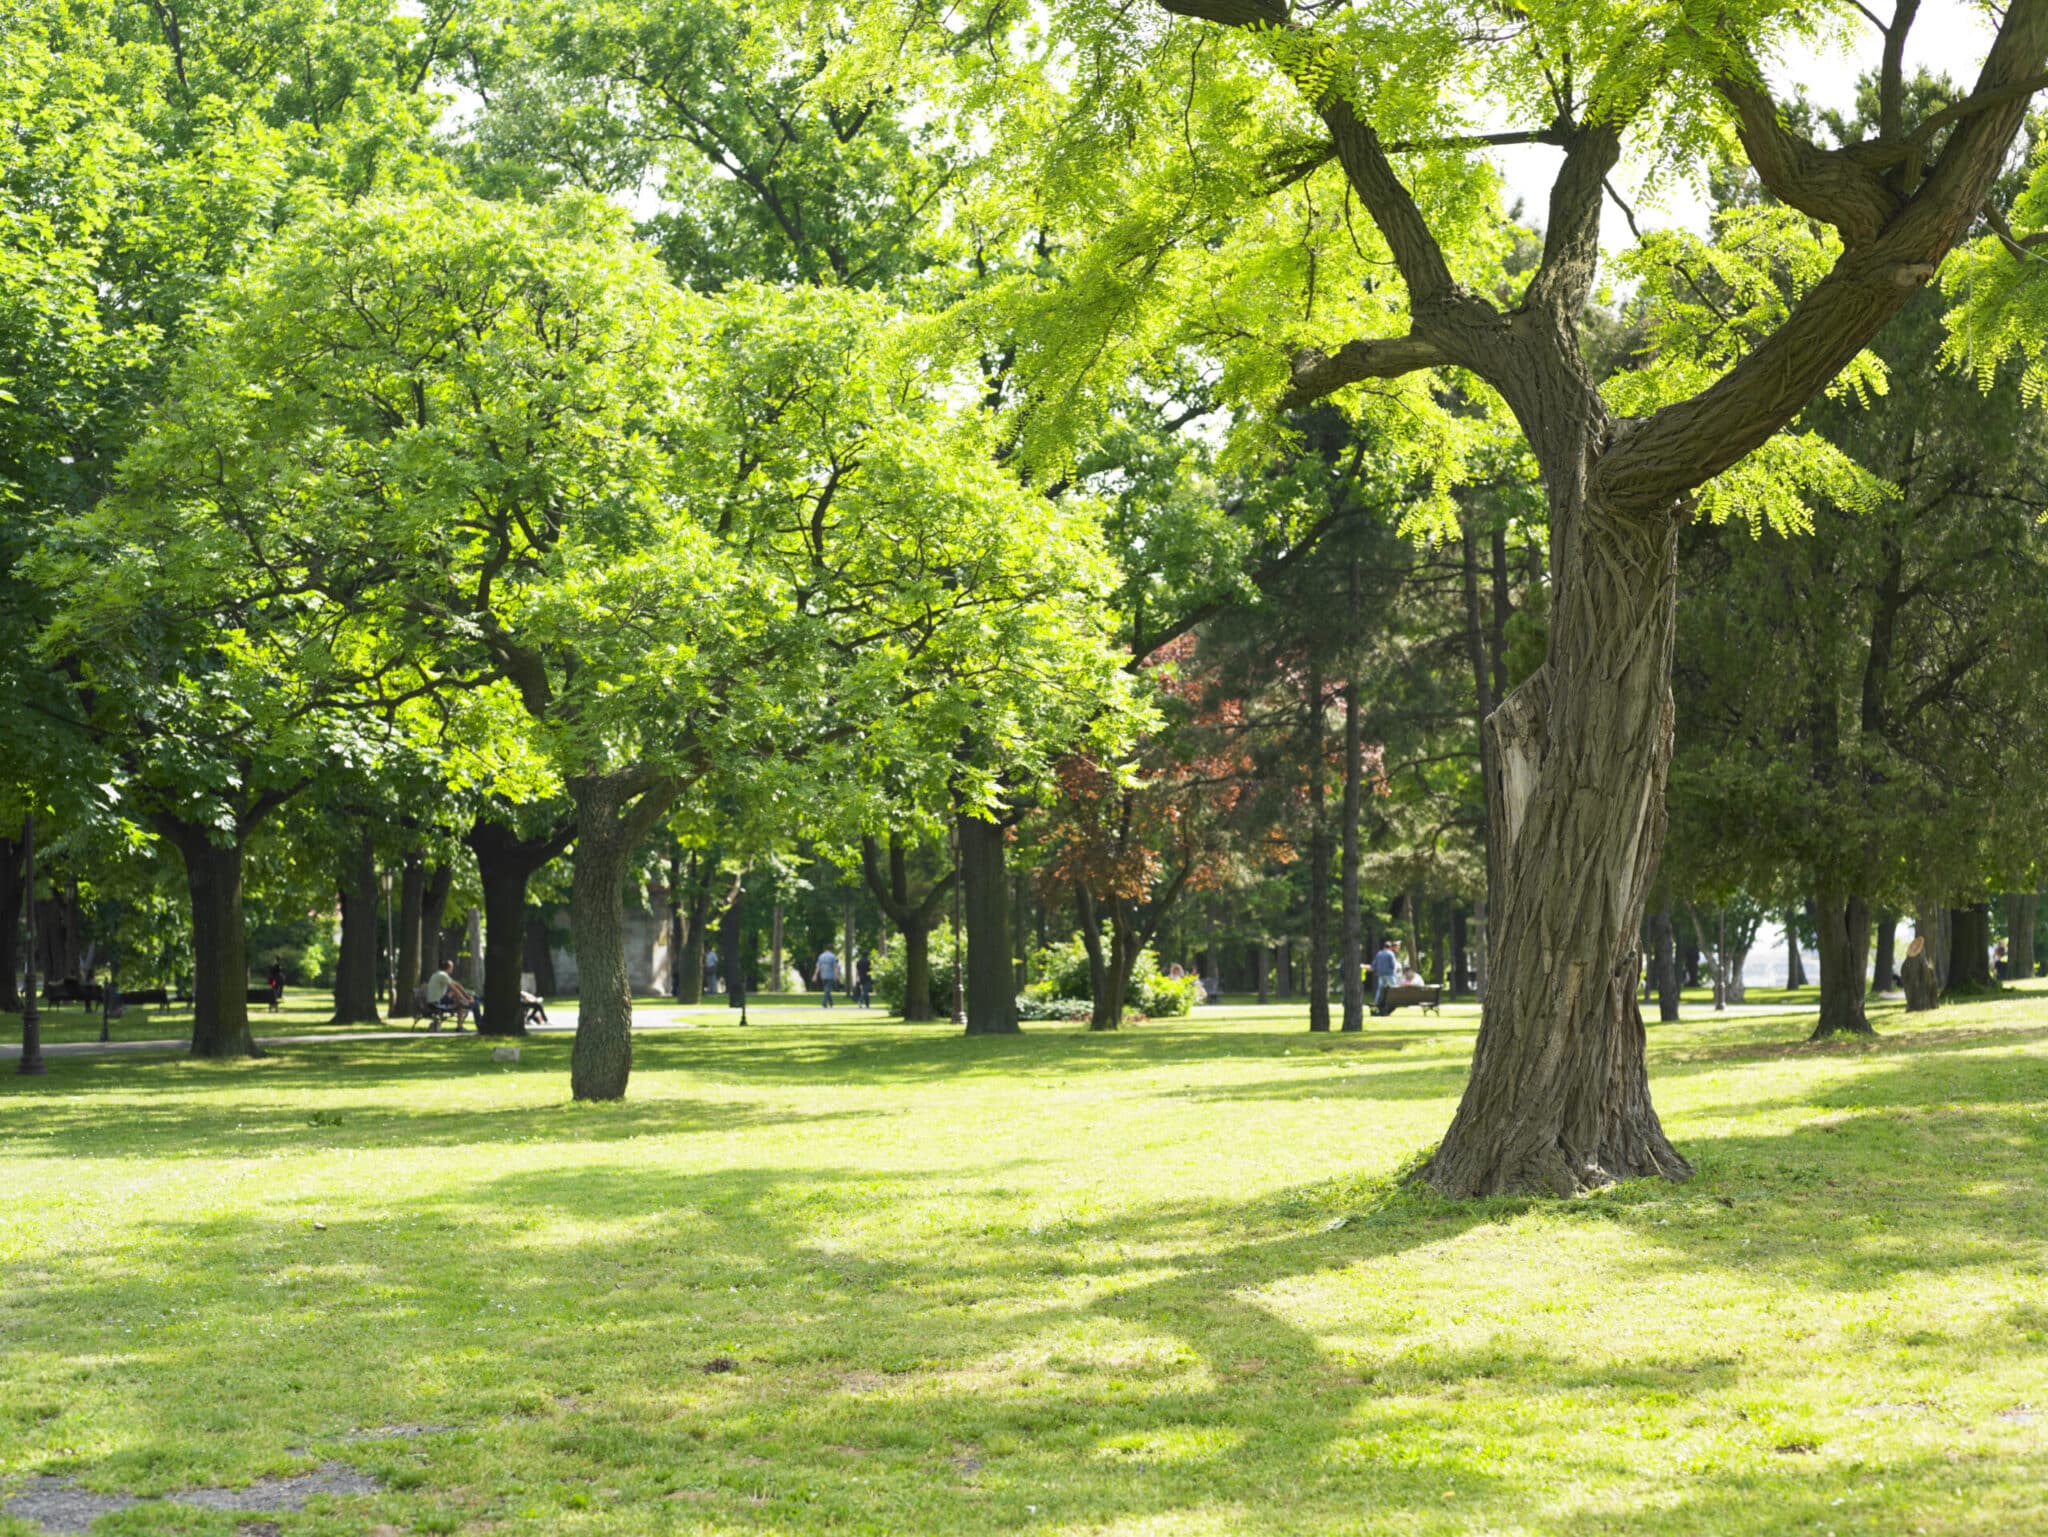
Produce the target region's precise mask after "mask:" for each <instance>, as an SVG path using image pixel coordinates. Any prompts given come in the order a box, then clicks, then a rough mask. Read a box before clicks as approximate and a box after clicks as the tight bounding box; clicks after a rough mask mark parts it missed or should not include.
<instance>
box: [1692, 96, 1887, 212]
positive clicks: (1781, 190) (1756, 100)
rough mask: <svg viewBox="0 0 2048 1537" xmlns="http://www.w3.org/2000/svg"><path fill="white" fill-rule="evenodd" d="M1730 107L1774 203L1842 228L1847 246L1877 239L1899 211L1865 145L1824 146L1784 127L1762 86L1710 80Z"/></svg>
mask: <svg viewBox="0 0 2048 1537" xmlns="http://www.w3.org/2000/svg"><path fill="white" fill-rule="evenodd" d="M1714 85H1715V88H1716V89H1717V90H1718V91H1720V93H1721V95H1722V97H1723V99H1725V100H1726V101H1727V103H1728V105H1729V106H1731V107H1732V108H1734V109H1735V131H1736V133H1737V135H1738V136H1739V137H1740V138H1741V140H1742V149H1743V153H1744V154H1746V155H1747V156H1748V157H1749V163H1750V164H1751V165H1752V166H1754V167H1755V168H1756V174H1757V176H1758V178H1759V179H1760V180H1761V181H1762V182H1763V184H1764V186H1765V187H1767V188H1769V189H1770V192H1771V195H1772V196H1773V197H1775V198H1777V199H1778V201H1779V202H1781V203H1784V204H1786V205H1788V206H1789V207H1792V208H1796V209H1798V210H1799V211H1800V212H1801V213H1804V214H1811V215H1812V216H1813V217H1814V218H1816V219H1818V220H1820V221H1821V222H1822V223H1823V224H1831V225H1833V226H1834V227H1835V228H1836V229H1838V230H1840V231H1841V232H1842V239H1843V240H1844V241H1846V242H1848V243H1849V244H1850V245H1856V244H1859V243H1861V242H1863V241H1867V240H1871V239H1874V238H1876V235H1877V233H1878V231H1879V230H1881V229H1883V228H1884V227H1885V225H1886V224H1887V223H1888V222H1890V220H1891V219H1892V217H1893V215H1895V214H1896V213H1897V212H1898V210H1899V197H1898V194H1897V193H1895V192H1894V191H1893V190H1892V189H1891V188H1890V187H1889V186H1887V185H1886V184H1885V181H1884V178H1883V176H1882V175H1881V174H1880V173H1879V170H1878V168H1877V166H1875V165H1874V164H1871V163H1870V160H1871V157H1870V156H1869V154H1868V153H1862V154H1859V153H1857V152H1856V151H1857V150H1865V151H1867V149H1868V146H1860V145H1859V146H1856V147H1855V150H1824V149H1822V148H1821V147H1820V146H1819V145H1817V144H1815V143H1813V142H1812V141H1811V140H1809V139H1807V138H1805V137H1803V136H1802V135H1800V134H1796V133H1794V132H1793V131H1792V130H1791V129H1790V128H1788V127H1786V126H1785V120H1784V117H1783V115H1782V114H1781V113H1780V112H1779V110H1778V104H1777V103H1776V102H1775V101H1773V100H1771V97H1770V94H1769V93H1768V92H1766V91H1765V90H1764V89H1763V88H1762V87H1761V86H1758V85H1756V84H1754V83H1753V82H1751V81H1749V80H1745V79H1743V78H1741V77H1740V76H1737V75H1733V74H1724V75H1722V76H1721V77H1720V79H1718V80H1716V81H1715V82H1714Z"/></svg>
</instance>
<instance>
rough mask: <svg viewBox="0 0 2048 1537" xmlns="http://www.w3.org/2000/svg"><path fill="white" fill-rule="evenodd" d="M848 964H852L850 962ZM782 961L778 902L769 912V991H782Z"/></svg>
mask: <svg viewBox="0 0 2048 1537" xmlns="http://www.w3.org/2000/svg"><path fill="white" fill-rule="evenodd" d="M848 964H851V963H850V962H849V963H848ZM785 969H786V968H785V967H784V964H783V960H782V904H781V903H780V902H777V903H776V904H775V905H774V906H773V907H772V908H770V909H769V911H768V991H769V992H771V993H779V992H781V991H782V985H783V984H782V979H783V974H784V971H785Z"/></svg>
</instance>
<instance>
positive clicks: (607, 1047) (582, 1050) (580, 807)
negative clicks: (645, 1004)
mask: <svg viewBox="0 0 2048 1537" xmlns="http://www.w3.org/2000/svg"><path fill="white" fill-rule="evenodd" d="M678 788H679V787H678V786H676V785H675V784H673V783H672V782H669V781H660V780H657V781H654V782H653V783H651V784H648V783H647V782H646V781H644V780H641V779H639V778H638V777H637V776H634V777H629V776H628V775H625V774H593V775H587V776H580V777H578V778H575V779H571V780H570V781H569V794H570V796H571V798H572V799H574V801H575V803H576V860H575V867H574V873H573V874H572V876H571V877H570V884H569V925H570V928H571V929H572V930H573V932H574V933H575V936H576V969H577V975H578V978H579V981H578V984H577V1005H576V1041H575V1044H574V1046H572V1047H571V1048H570V1052H569V1092H570V1094H571V1095H572V1096H573V1097H575V1098H577V1099H623V1098H625V1094H626V1080H627V1078H628V1077H629V1076H630V1075H631V1073H632V1071H633V993H632V988H631V985H630V983H629V981H628V979H627V975H626V897H625V888H626V868H627V865H628V863H629V862H630V861H631V859H632V857H633V853H634V851H635V850H636V849H637V848H638V847H639V845H640V843H641V840H643V839H644V838H645V837H646V836H647V835H648V834H649V833H650V832H652V831H653V829H654V824H655V822H656V821H658V820H659V819H660V817H661V814H662V813H663V812H664V811H666V810H667V809H668V807H669V804H670V803H671V802H672V801H673V800H674V798H675V794H676V791H677V789H678ZM739 973H740V967H739V966H738V965H737V964H735V965H734V967H733V975H734V978H735V980H736V981H737V980H738V978H739Z"/></svg>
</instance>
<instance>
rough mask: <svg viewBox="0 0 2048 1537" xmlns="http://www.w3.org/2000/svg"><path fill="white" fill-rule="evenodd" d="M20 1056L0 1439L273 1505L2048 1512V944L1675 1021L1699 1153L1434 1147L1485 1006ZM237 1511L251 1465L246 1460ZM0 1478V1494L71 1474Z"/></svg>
mask: <svg viewBox="0 0 2048 1537" xmlns="http://www.w3.org/2000/svg"><path fill="white" fill-rule="evenodd" d="M693 1018H694V1019H695V1021H696V1022H697V1023H698V1024H699V1028H697V1029H695V1030H689V1031H670V1032H661V1033H649V1034H647V1035H646V1036H644V1037H643V1038H642V1039H641V1041H640V1043H639V1045H638V1047H637V1055H636V1067H635V1071H634V1076H633V1083H632V1091H631V1097H630V1099H629V1100H628V1101H627V1102H626V1103H624V1104H622V1105H617V1106H610V1107H581V1106H575V1105H572V1104H570V1103H568V1101H567V1079H566V1070H567V1058H568V1050H569V1042H568V1039H567V1038H566V1037H564V1036H554V1037H544V1038H539V1039H535V1040H531V1041H528V1042H527V1043H525V1045H524V1047H523V1055H522V1060H521V1061H520V1062H519V1063H518V1064H516V1065H504V1064H494V1063H492V1062H491V1061H490V1060H489V1049H488V1045H487V1044H482V1043H478V1042H476V1041H474V1040H473V1039H463V1040H452V1039H448V1038H428V1037H424V1036H422V1037H419V1038H417V1039H411V1040H403V1041H389V1042H331V1043H322V1044H319V1045H313V1046H303V1047H293V1048H286V1049H282V1050H279V1051H277V1052H276V1053H275V1054H274V1055H273V1056H271V1057H270V1058H269V1059H267V1060H265V1061H262V1062H258V1063H251V1064H241V1065H233V1066H217V1065H210V1064H203V1063H194V1062H191V1061H189V1060H186V1059H183V1058H180V1057H175V1056H165V1057H118V1058H53V1059H52V1060H51V1065H50V1074H49V1076H48V1077H47V1078H45V1079H43V1080H40V1081H25V1080H19V1079H17V1078H15V1077H14V1076H13V1075H12V1073H11V1072H5V1073H0V1495H5V1494H6V1493H7V1492H8V1491H9V1490H11V1489H19V1488H21V1487H22V1483H23V1480H25V1479H27V1478H28V1477H29V1476H31V1475H34V1474H63V1475H68V1476H70V1477H72V1478H74V1479H76V1480H77V1481H78V1483H80V1484H81V1485H83V1486H85V1487H88V1488H91V1489H100V1490H122V1491H130V1492H135V1493H159V1492H164V1491H174V1490H177V1489H180V1488H190V1487H194V1486H200V1485H212V1484H238V1483H243V1482H246V1481H248V1480H251V1479H256V1478H261V1477H265V1476H271V1475H280V1474H287V1473H294V1472H299V1471H302V1470H305V1469H308V1468H311V1467H314V1466H316V1465H318V1464H321V1463H323V1462H326V1461H330V1460H331V1461H335V1462H340V1463H345V1464H347V1465H349V1466H350V1467H353V1468H357V1469H360V1470H362V1471H364V1472H366V1473H369V1474H372V1475H374V1476H375V1477H376V1478H377V1479H378V1480H380V1481H381V1483H382V1485H383V1488H382V1490H381V1491H380V1492H375V1493H368V1494H357V1495H348V1496H340V1497H321V1498H316V1499H315V1500H314V1501H313V1503H312V1504H311V1505H310V1506H309V1507H308V1508H307V1509H306V1510H304V1511H302V1512H299V1513H289V1512H288V1513H284V1514H280V1515H276V1516H274V1517H270V1518H267V1519H268V1520H270V1521H272V1522H274V1523H275V1524H274V1525H269V1526H255V1527H248V1526H244V1527H241V1528H238V1527H237V1525H236V1521H237V1519H238V1518H237V1517H236V1516H235V1515H233V1514H232V1513H227V1512H221V1511H200V1510H192V1511H189V1512H186V1513H183V1514H177V1515H173V1514H171V1513H169V1512H168V1511H167V1509H166V1508H165V1507H161V1506H160V1507H155V1508H154V1509H144V1510H130V1511H126V1512H122V1513H119V1514H115V1515H110V1516H107V1517H104V1518H103V1519H102V1521H101V1523H100V1525H99V1527H98V1528H96V1530H97V1531H99V1532H102V1533H107V1534H116V1533H119V1534H137V1533H145V1532H147V1533H166V1532H177V1533H191V1534H207V1537H215V1534H217V1537H226V1534H229V1533H234V1532H237V1531H238V1530H240V1531H243V1532H244V1533H248V1532H254V1531H276V1532H282V1533H284V1534H286V1537H295V1534H314V1533H331V1534H344V1533H351V1534H353V1533H364V1532H378V1533H380V1537H392V1534H396V1533H410V1532H415V1531H425V1532H475V1533H485V1532H490V1533H522V1534H524V1533H535V1534H538V1533H558V1532H560V1533H591V1534H601V1533H671V1532H673V1533H699V1532H702V1533H713V1532H749V1533H763V1532H810V1531H831V1532H876V1533H905V1532H907V1533H917V1532H977V1533H978V1532H990V1533H994V1532H1004V1533H1008V1532H1043V1533H1055V1532H1058V1533H1084V1532H1085V1533H1102V1534H1109V1533H1115V1534H1139V1533H1187V1534H1240V1533H1266V1532H1274V1533H1282V1532H1330V1533H1339V1532H1341V1533H1355V1532H1374V1533H1377V1532H1386V1533H1403V1534H1408V1533H1490V1534H1495V1537H1501V1534H1510V1533H1531V1534H1533V1533H1552V1532H1571V1533H1639V1532H1657V1533H1676V1532H1688V1533H1690V1532H1698V1533H1709V1532H1711V1533H1787V1532H1811V1533H1816V1534H1823V1533H1835V1534H1847V1533H1851V1532H1856V1533H1887V1534H1890V1533H1912V1532H1927V1533H1953V1532H1981V1533H2014V1532H2025V1531H2030V1530H2032V1531H2038V1530H2044V1529H2048V1483H2044V1480H2048V1191H2044V1182H2043V1160H2044V1155H2048V1122H2044V1119H2043V1108H2044V1107H2043V1101H2044V1099H2048V994H2043V993H2040V992H2031V993H2013V994H2009V995H2008V996H2007V997H2006V998H2005V999H2003V1000H2001V1001H1998V1002H1995V1003H1988V1004H1979V1005H1974V1006H1970V1007H1967V1008H1963V1007H1958V1008H1953V1009H1946V1010H1943V1011H1941V1012H1939V1013H1938V1014H1936V1015H1933V1016H1930V1017H1926V1019H1925V1022H1924V1023H1923V1022H1922V1019H1921V1018H1919V1017H1916V1018H1915V1019H1914V1020H1913V1021H1912V1022H1910V1023H1909V1022H1908V1021H1907V1020H1905V1019H1904V1018H1903V1016H1901V1015H1899V1014H1897V1013H1895V1012H1890V1011H1886V1012H1884V1013H1881V1014H1880V1015H1879V1017H1878V1027H1879V1029H1880V1030H1882V1031H1884V1032H1885V1034H1884V1036H1883V1038H1882V1039H1881V1040H1880V1041H1878V1042H1877V1043H1875V1044H1874V1045H1869V1046H1861V1045H1849V1046H1834V1047H1827V1048H1817V1047H1808V1046H1804V1045H1800V1044H1797V1042H1798V1040H1799V1038H1800V1037H1801V1036H1802V1035H1803V1034H1804V1030H1805V1024H1804V1021H1803V1017H1799V1016H1785V1017H1782V1018H1777V1019H1771V1018H1758V1017H1743V1018H1739V1019H1728V1020H1723V1021H1721V1022H1719V1023H1714V1022H1711V1021H1710V1020H1698V1021H1693V1022H1687V1023H1684V1024H1681V1025H1678V1026H1670V1027H1662V1028H1656V1029H1653V1031H1652V1035H1651V1040H1652V1048H1651V1050H1652V1073H1653V1077H1654V1080H1655V1087H1656V1092H1657V1096H1658V1102H1659V1105H1660V1106H1661V1108H1662V1110H1663V1113H1664V1116H1665V1120H1666V1124H1667V1125H1668V1126H1669V1127H1670V1129H1671V1130H1672V1132H1673V1135H1674V1137H1675V1139H1676V1140H1677V1142H1678V1143H1679V1145H1680V1146H1681V1147H1682V1148H1683V1149H1685V1151H1687V1152H1688V1153H1689V1154H1691V1155H1692V1157H1693V1158H1694V1159H1695V1160H1696V1161H1697V1162H1698V1164H1699V1168H1700V1173H1699V1177H1698V1178H1697V1179H1696V1180H1694V1181H1693V1182H1692V1183H1690V1184H1688V1185H1683V1186H1666V1185H1651V1186H1631V1187H1627V1188H1622V1189H1617V1190H1613V1191H1609V1192H1606V1193H1604V1194H1602V1195H1599V1196H1595V1197H1592V1198H1589V1199H1585V1200H1581V1201H1576V1202H1569V1203H1555V1202H1524V1201H1495V1202H1482V1203H1472V1204H1467V1205H1451V1204H1448V1203H1444V1202H1441V1201H1439V1200H1436V1199H1434V1198H1433V1197H1430V1196H1428V1195H1426V1194H1424V1193H1421V1192H1418V1191H1416V1190H1414V1189H1413V1188H1410V1187H1405V1186H1402V1185H1400V1184H1399V1183H1398V1178H1397V1177H1398V1175H1399V1173H1400V1172H1401V1171H1402V1170H1403V1169H1405V1168H1407V1167H1408V1166H1410V1165H1411V1164H1412V1162H1413V1161H1414V1160H1415V1158H1416V1157H1417V1156H1418V1155H1419V1154H1421V1153H1422V1152H1423V1151H1425V1150H1426V1149H1427V1148H1428V1147H1429V1146H1430V1145H1431V1143H1432V1142H1433V1141H1434V1139H1435V1138H1436V1137H1437V1136H1438V1135H1439V1134H1440V1133H1441V1132H1442V1130H1443V1127H1444V1124H1445V1122H1446V1120H1447V1119H1448V1117H1449V1114H1450V1112H1451V1109H1452V1107H1453V1105H1454V1103H1455V1100H1456V1096H1457V1093H1458V1090H1459V1088H1460V1086H1461V1084H1462V1081H1463V1076H1464V1069H1465V1064H1466V1060H1467V1058H1468V1055H1469V1053H1470V1050H1471V1034H1470V1032H1471V1029H1472V1026H1473V1020H1474V1015H1473V1012H1472V1011H1471V1010H1470V1009H1447V1010H1446V1011H1445V1013H1444V1015H1443V1016H1442V1017H1441V1018H1440V1019H1428V1018H1421V1017H1418V1016H1416V1015H1414V1014H1412V1013H1404V1014H1401V1015H1399V1016H1396V1018H1395V1019H1393V1020H1391V1021H1387V1022H1384V1023H1380V1024H1377V1025H1376V1028H1375V1029H1374V1030H1373V1031H1372V1032H1371V1033H1370V1034H1368V1035H1367V1036H1365V1037H1363V1038H1350V1039H1344V1038H1341V1037H1339V1038H1333V1037H1311V1036H1309V1035H1307V1034H1306V1033H1305V1032H1304V1030H1303V1029H1302V1022H1303V1016H1302V1014H1301V1013H1300V1012H1299V1011H1297V1010H1292V1009H1280V1008H1272V1009H1266V1010H1256V1009H1237V1010H1231V1009H1224V1010H1216V1011H1209V1012H1205V1013H1203V1014H1202V1015H1200V1016H1198V1017H1197V1018H1196V1019H1195V1020H1192V1021H1186V1022H1176V1023H1173V1024H1170V1025H1148V1026H1144V1027H1141V1028H1138V1029H1134V1030H1130V1031H1126V1032H1124V1033H1122V1034H1119V1035H1115V1036H1107V1037H1100V1036H1098V1037H1091V1036H1089V1035H1087V1034H1086V1033H1085V1032H1076V1031H1073V1030H1062V1029H1057V1028H1053V1027H1039V1028H1036V1029H1034V1030H1032V1032H1031V1033H1030V1034H1029V1035H1026V1036H1024V1037H1022V1038H1017V1039H1011V1040H966V1039H959V1038H955V1037H953V1036H952V1034H951V1032H950V1031H949V1030H948V1029H946V1028H945V1027H916V1028H912V1027H905V1026H901V1025H895V1024H890V1023H887V1022H885V1021H882V1020H880V1019H878V1018H877V1017H876V1016H874V1015H872V1014H870V1015H867V1016H865V1017H863V1016H862V1015H861V1014H860V1013H859V1012H858V1011H846V1010H834V1011H833V1013H832V1015H831V1016H829V1017H828V1016H825V1015H824V1014H823V1011H822V1010H818V1009H816V1008H815V1007H804V1006H784V1007H777V1006H770V1007H768V1008H765V1009H763V1010H761V1011H759V1012H757V1013H756V1014H755V1015H754V1016H753V1018H754V1026H753V1028H750V1029H748V1030H746V1031H741V1030H740V1029H738V1028H737V1026H736V1024H735V1023H734V1022H733V1021H732V1020H731V1018H730V1017H729V1015H728V1014H727V1013H726V1011H724V1010H723V1009H720V1008H715V1007H714V1008H713V1009H708V1010H703V1011H698V1012H697V1013H696V1014H695V1015H694V1016H693ZM241 1519H244V1520H246V1518H241ZM37 1530H39V1528H37V1527H34V1526H31V1525H29V1524H27V1523H26V1522H21V1521H11V1522H10V1521H8V1520H6V1519H5V1518H0V1533H6V1534H7V1537H15V1534H16V1533H19V1534H23V1537H26V1534H27V1533H30V1532H33V1531H37Z"/></svg>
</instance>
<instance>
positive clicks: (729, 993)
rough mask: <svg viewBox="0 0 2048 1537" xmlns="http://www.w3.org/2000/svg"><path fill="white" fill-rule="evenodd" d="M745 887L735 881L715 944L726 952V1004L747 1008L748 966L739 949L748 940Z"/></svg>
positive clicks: (743, 1009) (742, 1013) (719, 924)
mask: <svg viewBox="0 0 2048 1537" xmlns="http://www.w3.org/2000/svg"><path fill="white" fill-rule="evenodd" d="M745 899H746V890H745V885H744V881H740V882H735V883H734V885H733V889H732V900H731V901H730V902H728V903H726V904H725V912H724V913H723V914H722V915H721V916H720V918H719V923H718V948H719V949H721V950H723V951H724V952H725V1006H726V1007H727V1008H728V1009H738V1010H739V1011H740V1015H741V1017H742V1019H744V1018H745V1016H746V1012H747V967H746V963H745V962H744V961H743V960H742V959H741V957H740V952H741V950H742V949H744V948H745V946H746V943H747V922H746V900H745Z"/></svg>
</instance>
